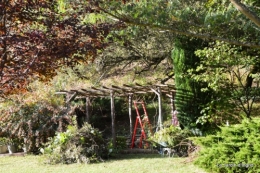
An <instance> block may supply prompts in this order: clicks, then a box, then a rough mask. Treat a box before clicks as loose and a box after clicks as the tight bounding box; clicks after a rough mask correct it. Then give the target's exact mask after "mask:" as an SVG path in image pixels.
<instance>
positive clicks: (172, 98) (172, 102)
mask: <svg viewBox="0 0 260 173" xmlns="http://www.w3.org/2000/svg"><path fill="white" fill-rule="evenodd" d="M170 98H171V109H172V113H173V112H174V111H175V109H176V108H175V104H174V92H171V97H170Z"/></svg>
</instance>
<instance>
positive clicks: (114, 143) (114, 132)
mask: <svg viewBox="0 0 260 173" xmlns="http://www.w3.org/2000/svg"><path fill="white" fill-rule="evenodd" d="M110 100H111V120H112V141H113V147H114V148H115V147H116V128H115V100H114V92H113V91H110Z"/></svg>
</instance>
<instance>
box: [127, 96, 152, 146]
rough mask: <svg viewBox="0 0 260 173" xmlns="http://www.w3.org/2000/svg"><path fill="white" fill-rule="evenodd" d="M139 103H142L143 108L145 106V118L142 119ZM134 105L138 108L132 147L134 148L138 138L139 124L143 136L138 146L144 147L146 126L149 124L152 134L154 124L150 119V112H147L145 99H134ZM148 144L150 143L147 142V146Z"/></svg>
mask: <svg viewBox="0 0 260 173" xmlns="http://www.w3.org/2000/svg"><path fill="white" fill-rule="evenodd" d="M137 104H142V108H143V111H144V117H143V119H141V116H140V113H139V111H138V106H137ZM134 106H135V110H136V120H135V126H134V131H133V136H132V142H131V148H134V145H135V139H136V135H137V134H136V131H137V128H138V126H140V129H141V136H140V140H139V146H138V147H139V148H142V142H143V139H144V140H145V139H146V133H145V126H146V125H148V126H149V130H150V133H151V134H152V126H151V123H150V120H149V117H148V114H147V111H146V108H145V103H144V102H143V101H141V102H137V101H134ZM148 145H149V144H148V143H146V147H148Z"/></svg>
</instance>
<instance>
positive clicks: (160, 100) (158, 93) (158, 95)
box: [151, 87, 163, 131]
mask: <svg viewBox="0 0 260 173" xmlns="http://www.w3.org/2000/svg"><path fill="white" fill-rule="evenodd" d="M151 90H152V91H153V92H154V93H155V94H156V95H157V97H158V107H159V112H158V113H159V115H158V122H157V127H156V131H159V130H161V129H163V116H162V98H161V88H160V87H158V88H157V91H156V90H155V89H153V88H151Z"/></svg>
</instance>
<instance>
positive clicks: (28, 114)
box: [0, 99, 73, 152]
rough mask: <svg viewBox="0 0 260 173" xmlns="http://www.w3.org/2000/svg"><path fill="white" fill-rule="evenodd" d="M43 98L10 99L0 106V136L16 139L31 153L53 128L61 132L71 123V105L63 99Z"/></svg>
mask: <svg viewBox="0 0 260 173" xmlns="http://www.w3.org/2000/svg"><path fill="white" fill-rule="evenodd" d="M56 102H57V103H54V102H52V101H51V99H50V101H47V100H43V99H42V100H33V101H25V100H23V99H22V100H19V99H17V100H12V101H10V102H9V104H8V105H5V107H2V108H1V109H0V114H1V117H0V127H1V128H0V137H7V138H9V139H10V140H11V139H12V140H16V141H17V140H19V141H20V142H19V145H24V144H26V145H27V146H28V147H29V148H28V150H29V151H31V152H38V149H39V148H40V147H42V146H43V145H44V144H45V142H46V141H47V139H48V138H49V137H53V136H54V135H55V132H56V131H59V132H62V131H64V130H65V129H66V127H67V125H69V124H71V116H70V115H71V112H72V111H71V110H73V109H72V108H65V107H63V106H62V105H63V102H62V101H59V99H56Z"/></svg>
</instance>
